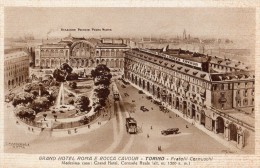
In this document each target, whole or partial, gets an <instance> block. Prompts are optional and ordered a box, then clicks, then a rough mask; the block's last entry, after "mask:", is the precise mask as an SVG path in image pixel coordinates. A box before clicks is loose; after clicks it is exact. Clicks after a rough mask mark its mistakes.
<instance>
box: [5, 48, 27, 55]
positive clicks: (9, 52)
mask: <svg viewBox="0 0 260 168" xmlns="http://www.w3.org/2000/svg"><path fill="white" fill-rule="evenodd" d="M21 51H23V48H8V49H4V54H11V53H17V52H21Z"/></svg>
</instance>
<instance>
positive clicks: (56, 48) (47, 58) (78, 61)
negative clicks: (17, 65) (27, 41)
mask: <svg viewBox="0 0 260 168" xmlns="http://www.w3.org/2000/svg"><path fill="white" fill-rule="evenodd" d="M126 43H127V41H126V40H123V39H101V40H98V39H85V38H74V37H71V36H69V37H66V38H64V39H62V40H61V41H60V42H58V43H53V44H43V45H40V46H38V47H37V48H36V49H35V66H36V67H42V68H56V67H59V66H60V65H61V64H63V63H68V64H70V65H71V66H72V67H77V68H93V67H95V66H96V65H97V64H101V63H102V64H106V65H107V66H108V67H109V68H119V69H120V68H123V66H124V51H126V50H128V49H129V47H128V45H127V44H126Z"/></svg>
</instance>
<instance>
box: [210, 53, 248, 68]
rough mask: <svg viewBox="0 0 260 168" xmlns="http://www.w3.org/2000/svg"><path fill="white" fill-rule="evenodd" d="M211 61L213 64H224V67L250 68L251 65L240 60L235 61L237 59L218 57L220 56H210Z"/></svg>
mask: <svg viewBox="0 0 260 168" xmlns="http://www.w3.org/2000/svg"><path fill="white" fill-rule="evenodd" d="M210 62H211V63H213V64H218V65H221V66H226V67H233V68H237V69H247V70H249V69H251V67H250V66H249V65H246V64H245V63H243V62H241V61H237V60H231V59H224V58H220V57H217V56H215V57H212V59H211V61H210Z"/></svg>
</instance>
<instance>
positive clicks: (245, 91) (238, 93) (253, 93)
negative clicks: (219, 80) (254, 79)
mask: <svg viewBox="0 0 260 168" xmlns="http://www.w3.org/2000/svg"><path fill="white" fill-rule="evenodd" d="M241 92H242V93H243V96H244V97H247V96H248V94H249V91H248V90H247V89H245V90H242V91H240V90H237V95H240V93H241ZM250 94H251V95H252V96H254V95H255V89H252V90H251V93H250Z"/></svg>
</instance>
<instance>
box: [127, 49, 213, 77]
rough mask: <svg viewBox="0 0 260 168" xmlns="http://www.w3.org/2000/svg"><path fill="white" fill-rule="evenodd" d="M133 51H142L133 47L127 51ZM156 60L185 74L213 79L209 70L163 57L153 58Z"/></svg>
mask: <svg viewBox="0 0 260 168" xmlns="http://www.w3.org/2000/svg"><path fill="white" fill-rule="evenodd" d="M132 51H134V52H140V51H139V50H138V49H133V50H131V51H130V50H129V51H127V52H132ZM145 54H148V55H152V56H155V55H153V54H150V53H145ZM154 60H157V62H156V63H160V61H161V65H163V66H164V67H167V68H170V69H172V70H174V71H176V72H180V73H183V74H187V75H190V76H194V77H197V78H200V79H202V80H206V81H211V78H210V74H209V73H207V72H204V71H202V70H198V69H194V68H190V67H187V66H183V65H181V64H178V63H175V62H174V61H170V60H163V59H161V60H160V61H159V59H157V58H156V57H154V58H153V61H154Z"/></svg>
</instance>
